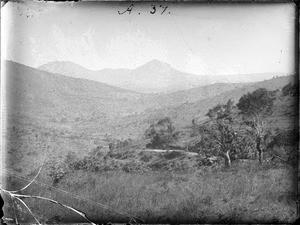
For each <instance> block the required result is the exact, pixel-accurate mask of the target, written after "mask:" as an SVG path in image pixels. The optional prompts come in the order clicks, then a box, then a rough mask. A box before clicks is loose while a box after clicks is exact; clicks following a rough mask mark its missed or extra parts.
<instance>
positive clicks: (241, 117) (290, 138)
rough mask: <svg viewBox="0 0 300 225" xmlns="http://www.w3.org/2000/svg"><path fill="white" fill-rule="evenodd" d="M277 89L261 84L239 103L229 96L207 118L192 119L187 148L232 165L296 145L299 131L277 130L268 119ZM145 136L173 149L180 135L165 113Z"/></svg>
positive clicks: (288, 91) (290, 89)
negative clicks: (238, 160)
mask: <svg viewBox="0 0 300 225" xmlns="http://www.w3.org/2000/svg"><path fill="white" fill-rule="evenodd" d="M297 90H298V89H297V86H296V85H292V84H291V83H290V84H288V85H286V86H285V87H284V88H283V89H282V93H283V95H292V96H295V95H296V94H297V93H298V92H297ZM277 92H278V90H276V91H268V90H266V89H264V88H259V89H257V90H255V91H253V92H251V93H247V94H245V95H243V96H242V97H241V98H240V100H239V101H238V103H237V104H236V105H234V103H233V101H231V100H228V102H227V103H226V104H218V105H216V106H215V107H213V108H211V109H209V110H208V113H207V114H206V116H207V117H208V120H207V121H206V122H203V123H201V124H197V123H196V122H195V120H192V125H191V126H190V128H191V138H193V142H191V143H190V144H187V145H188V148H187V149H188V150H189V151H193V152H197V153H199V154H202V155H205V156H206V157H210V156H217V157H221V158H223V160H224V162H225V165H226V166H227V167H230V166H231V164H232V161H234V160H236V159H254V158H258V160H259V162H260V163H261V162H262V161H263V160H264V159H266V157H269V155H270V154H269V153H270V152H272V149H273V148H274V146H277V147H278V146H297V144H298V131H296V130H288V131H274V130H273V129H272V127H271V126H270V124H269V123H268V118H269V117H270V116H271V115H272V113H273V110H274V102H275V100H276V97H277ZM145 137H146V139H147V140H148V144H147V147H151V148H156V149H160V148H161V149H170V147H171V146H172V145H173V144H174V142H175V141H176V140H177V138H178V132H176V129H175V127H174V126H173V124H172V121H171V119H170V118H169V117H166V118H163V119H161V120H159V121H158V122H157V123H155V124H152V125H150V127H149V129H148V130H147V131H146V133H145ZM195 139H197V141H195ZM204 159H205V157H204Z"/></svg>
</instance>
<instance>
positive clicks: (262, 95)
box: [237, 88, 276, 163]
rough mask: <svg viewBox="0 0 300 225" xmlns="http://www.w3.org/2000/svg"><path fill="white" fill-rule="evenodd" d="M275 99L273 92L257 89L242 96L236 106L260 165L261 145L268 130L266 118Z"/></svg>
mask: <svg viewBox="0 0 300 225" xmlns="http://www.w3.org/2000/svg"><path fill="white" fill-rule="evenodd" d="M275 99H276V97H275V91H268V90H266V89H264V88H259V89H257V90H255V91H254V92H252V93H247V94H245V95H243V96H242V97H241V98H240V100H239V102H238V104H237V107H238V109H239V110H240V114H241V115H242V116H243V123H244V125H246V127H248V128H250V130H249V134H251V135H252V136H253V137H254V141H255V144H256V150H257V152H258V160H259V162H260V163H261V162H262V158H263V149H262V143H263V142H264V140H265V137H266V135H267V133H268V130H269V129H268V126H267V124H266V117H267V116H268V115H270V114H271V113H272V109H273V106H274V101H275Z"/></svg>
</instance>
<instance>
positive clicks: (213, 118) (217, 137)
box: [202, 100, 237, 167]
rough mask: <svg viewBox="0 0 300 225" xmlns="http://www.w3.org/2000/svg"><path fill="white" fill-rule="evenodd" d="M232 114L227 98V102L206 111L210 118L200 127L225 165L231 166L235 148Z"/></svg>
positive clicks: (231, 103) (231, 107)
mask: <svg viewBox="0 0 300 225" xmlns="http://www.w3.org/2000/svg"><path fill="white" fill-rule="evenodd" d="M234 114H235V113H234V106H233V102H232V101H231V100H228V102H227V104H225V105H221V104H219V105H217V106H215V107H214V108H212V109H210V110H209V111H208V113H207V114H206V116H208V117H209V119H210V120H209V121H208V123H206V124H205V125H204V126H203V127H202V132H203V133H204V134H207V135H208V138H209V139H210V142H211V143H210V144H211V145H212V146H214V148H215V150H217V152H218V153H219V154H220V156H221V157H223V158H224V160H225V166H226V167H230V166H231V157H232V155H233V154H234V152H235V149H236V139H237V133H236V131H235V130H234V120H235V115H234ZM206 138H207V137H206Z"/></svg>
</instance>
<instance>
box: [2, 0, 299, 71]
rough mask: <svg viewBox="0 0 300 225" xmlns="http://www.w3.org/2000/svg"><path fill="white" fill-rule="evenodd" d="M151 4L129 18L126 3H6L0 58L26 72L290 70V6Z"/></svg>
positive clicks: (292, 20)
mask: <svg viewBox="0 0 300 225" xmlns="http://www.w3.org/2000/svg"><path fill="white" fill-rule="evenodd" d="M152 4H153V3H143V4H139V3H135V4H134V6H133V7H132V10H131V12H130V13H129V11H126V9H127V8H128V7H130V5H131V3H119V2H115V3H104V2H89V3H87V2H79V3H74V2H72V3H67V2H62V3H55V2H47V3H44V2H31V1H28V2H21V3H17V2H8V3H7V4H6V5H5V6H4V7H3V8H2V9H1V34H2V35H1V58H4V59H8V60H13V61H16V62H19V63H22V64H25V65H28V66H32V67H38V66H40V65H43V64H45V63H48V62H51V61H71V62H74V63H76V64H79V65H81V66H84V67H86V68H88V69H91V70H100V69H103V68H114V69H115V68H129V69H134V68H137V67H139V66H142V65H143V64H145V63H147V62H149V61H151V60H153V59H157V60H160V61H163V62H166V63H169V64H170V65H171V66H172V67H173V68H175V69H178V70H181V71H185V72H188V73H192V74H195V75H230V74H251V73H265V72H280V73H293V71H294V56H295V53H294V51H295V43H294V38H295V29H294V28H295V25H294V23H295V5H294V4H293V3H277V4H275V3H272V4H204V3H202V4H195V3H183V4H180V3H177V4H170V3H169V4H167V3H160V4H155V6H156V11H155V13H154V14H151V13H150V12H154V10H153V8H152V6H151V5H152ZM161 4H162V7H160V5H161ZM165 6H168V8H166V9H165ZM164 9H165V11H164V12H163V10H164ZM124 11H125V13H123V14H119V12H121V13H122V12H124Z"/></svg>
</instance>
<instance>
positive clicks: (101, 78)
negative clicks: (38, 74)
mask: <svg viewBox="0 0 300 225" xmlns="http://www.w3.org/2000/svg"><path fill="white" fill-rule="evenodd" d="M38 69H41V70H44V71H48V72H51V73H58V74H62V75H65V76H69V77H75V78H84V79H89V80H94V81H98V82H102V83H106V84H109V85H112V86H116V87H120V88H124V89H128V90H133V91H137V92H141V93H160V92H163V93H169V92H175V91H179V90H187V89H190V88H195V87H200V86H206V85H210V84H215V83H245V82H257V81H262V80H265V79H271V78H272V77H274V76H278V75H281V74H274V73H261V74H243V75H227V76H221V75H215V76H208V75H194V74H190V73H186V72H182V71H179V70H176V69H174V68H172V67H171V65H170V64H168V63H164V62H161V61H159V60H152V61H150V62H148V63H146V64H144V65H142V66H140V67H138V68H135V69H132V70H130V69H102V70H98V71H91V70H88V69H86V68H84V67H82V66H79V65H76V64H74V63H72V62H67V61H63V62H61V61H54V62H50V63H47V64H44V65H42V66H40V67H38Z"/></svg>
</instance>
